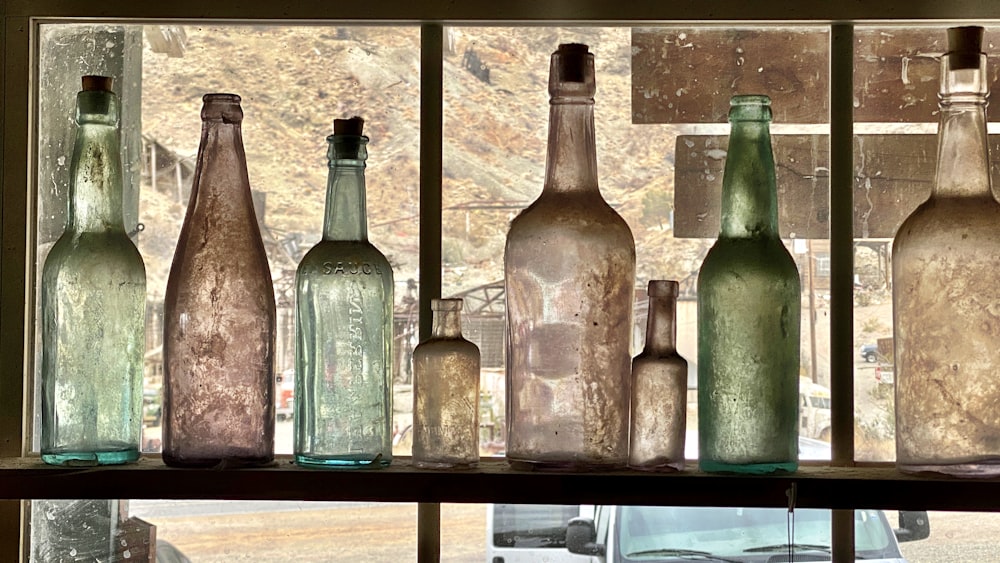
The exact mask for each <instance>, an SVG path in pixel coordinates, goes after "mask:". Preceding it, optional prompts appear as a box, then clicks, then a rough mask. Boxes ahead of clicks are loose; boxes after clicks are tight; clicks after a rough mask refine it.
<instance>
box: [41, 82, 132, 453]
mask: <svg viewBox="0 0 1000 563" xmlns="http://www.w3.org/2000/svg"><path fill="white" fill-rule="evenodd" d="M76 123H77V125H78V128H77V131H76V143H75V145H74V147H73V160H72V164H71V166H70V194H69V198H68V202H69V213H68V215H67V222H66V230H65V231H64V232H63V234H62V236H61V237H60V238H59V240H57V241H56V243H55V245H54V246H53V247H52V249H51V250H50V251H49V254H48V257H47V258H46V260H45V266H44V268H43V270H42V287H41V293H42V371H41V377H42V428H41V453H42V460H43V461H45V462H46V463H51V464H55V465H104V464H119V463H127V462H131V461H135V460H136V459H138V458H139V443H140V435H141V432H142V416H141V409H142V360H143V353H144V352H145V349H144V348H145V332H144V323H145V307H146V270H145V267H144V265H143V262H142V258H141V257H140V255H139V251H138V250H137V249H136V247H135V244H133V242H132V240H131V239H129V237H128V234H127V233H126V231H125V227H124V223H123V220H122V164H121V148H120V140H119V129H118V125H119V105H118V97H117V96H116V95H115V94H114V93H113V92H112V91H111V79H110V78H106V77H102V76H85V77H83V91H81V92H80V93H79V94H78V95H77V114H76Z"/></svg>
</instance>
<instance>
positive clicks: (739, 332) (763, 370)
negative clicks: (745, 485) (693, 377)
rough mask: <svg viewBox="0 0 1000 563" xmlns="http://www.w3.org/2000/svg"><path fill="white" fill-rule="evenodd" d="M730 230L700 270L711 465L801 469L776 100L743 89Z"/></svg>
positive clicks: (793, 285) (726, 187)
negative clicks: (777, 169) (774, 148)
mask: <svg viewBox="0 0 1000 563" xmlns="http://www.w3.org/2000/svg"><path fill="white" fill-rule="evenodd" d="M729 121H730V123H731V130H730V134H729V149H728V155H727V156H726V168H725V172H724V175H723V180H722V228H721V230H720V232H719V238H718V240H717V241H716V242H715V245H713V246H712V248H711V250H709V252H708V255H707V256H705V261H704V262H703V263H702V266H701V270H700V271H699V273H698V450H699V451H698V463H699V466H700V468H701V469H702V471H710V472H733V473H771V472H776V471H795V470H796V469H798V412H799V409H798V399H799V391H798V389H799V346H800V343H799V325H800V310H801V289H800V288H801V284H800V282H799V272H798V269H797V268H796V266H795V262H794V260H792V256H791V255H790V254H789V253H788V250H787V249H786V248H785V245H784V244H783V243H782V242H781V239H780V238H779V235H778V204H777V201H778V196H777V186H776V182H775V173H774V156H773V155H772V153H771V135H770V131H769V124H770V122H771V100H770V99H769V98H768V97H767V96H759V95H747V96H734V97H733V98H732V100H731V107H730V110H729Z"/></svg>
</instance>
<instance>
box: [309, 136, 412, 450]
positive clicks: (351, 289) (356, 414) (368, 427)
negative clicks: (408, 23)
mask: <svg viewBox="0 0 1000 563" xmlns="http://www.w3.org/2000/svg"><path fill="white" fill-rule="evenodd" d="M363 123H364V122H363V120H362V119H361V118H360V117H355V118H352V119H337V120H334V134H333V135H331V136H329V137H327V141H328V142H329V143H330V148H329V152H328V155H329V158H330V174H329V178H328V181H327V197H326V216H325V219H324V223H323V240H322V241H320V242H319V243H318V244H317V245H316V246H314V247H313V248H312V249H310V250H309V252H308V253H306V255H305V256H304V257H303V258H302V262H301V263H300V264H299V268H298V272H297V274H296V309H295V344H296V349H295V461H296V463H298V464H300V465H306V466H313V467H342V468H351V467H372V466H374V467H379V466H386V465H388V464H389V463H390V462H391V461H392V432H391V424H392V298H393V297H392V296H393V282H392V268H391V267H390V265H389V261H388V260H387V259H386V257H385V256H384V255H383V254H382V253H381V252H379V250H378V249H377V248H375V246H374V245H372V244H371V243H370V242H368V226H367V218H366V210H365V160H366V159H367V158H368V152H367V149H366V145H367V144H368V137H364V136H362V134H361V132H362V126H363Z"/></svg>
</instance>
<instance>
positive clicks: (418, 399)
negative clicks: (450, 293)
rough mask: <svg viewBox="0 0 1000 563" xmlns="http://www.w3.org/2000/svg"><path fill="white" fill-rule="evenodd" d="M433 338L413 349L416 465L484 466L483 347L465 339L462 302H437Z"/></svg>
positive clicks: (434, 305)
mask: <svg viewBox="0 0 1000 563" xmlns="http://www.w3.org/2000/svg"><path fill="white" fill-rule="evenodd" d="M431 314H432V315H433V327H432V332H431V337H430V338H429V339H427V340H425V341H423V342H421V343H420V345H419V346H417V347H416V348H415V349H414V350H413V463H414V465H416V466H417V467H429V468H449V467H451V468H464V467H474V466H476V465H477V464H478V463H479V348H478V347H477V346H476V345H475V344H473V343H472V342H469V341H468V340H466V339H465V338H462V300H461V299H432V300H431Z"/></svg>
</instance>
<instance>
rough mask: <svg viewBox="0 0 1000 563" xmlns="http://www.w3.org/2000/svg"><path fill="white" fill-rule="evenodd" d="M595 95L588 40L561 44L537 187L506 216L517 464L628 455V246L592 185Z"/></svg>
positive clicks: (627, 233) (584, 464) (597, 465)
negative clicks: (542, 181)
mask: <svg viewBox="0 0 1000 563" xmlns="http://www.w3.org/2000/svg"><path fill="white" fill-rule="evenodd" d="M595 91H596V86H595V82H594V56H593V54H591V53H590V52H589V49H588V47H587V46H586V45H577V44H568V45H560V46H559V49H558V50H557V51H556V52H555V53H554V54H553V55H552V62H551V67H550V70H549V94H550V95H551V101H550V108H549V141H548V148H547V155H546V165H545V185H544V187H543V189H542V193H541V195H540V196H539V197H538V199H536V200H535V201H534V202H533V203H532V204H531V205H530V206H528V208H527V209H525V210H524V211H522V212H521V213H520V214H519V215H518V216H517V217H516V218H514V220H513V221H512V222H511V225H510V231H509V232H508V234H507V245H506V250H505V255H504V283H505V289H506V300H507V366H506V369H507V415H508V416H507V459H508V460H509V461H510V462H511V463H512V464H514V465H515V466H519V465H527V466H529V467H532V466H533V467H541V468H554V469H568V470H594V469H609V468H618V467H624V466H625V465H626V464H627V463H628V410H629V379H630V372H629V367H630V363H631V351H630V344H631V336H632V307H633V303H634V299H635V288H634V286H635V243H634V241H633V239H632V231H631V230H630V229H629V227H628V225H627V224H626V223H625V220H624V219H622V218H621V216H620V215H618V213H616V212H615V210H614V209H612V208H611V206H609V205H608V204H607V202H606V201H605V200H604V198H603V197H601V191H600V188H599V187H598V183H597V149H596V143H595V136H594V93H595Z"/></svg>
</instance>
